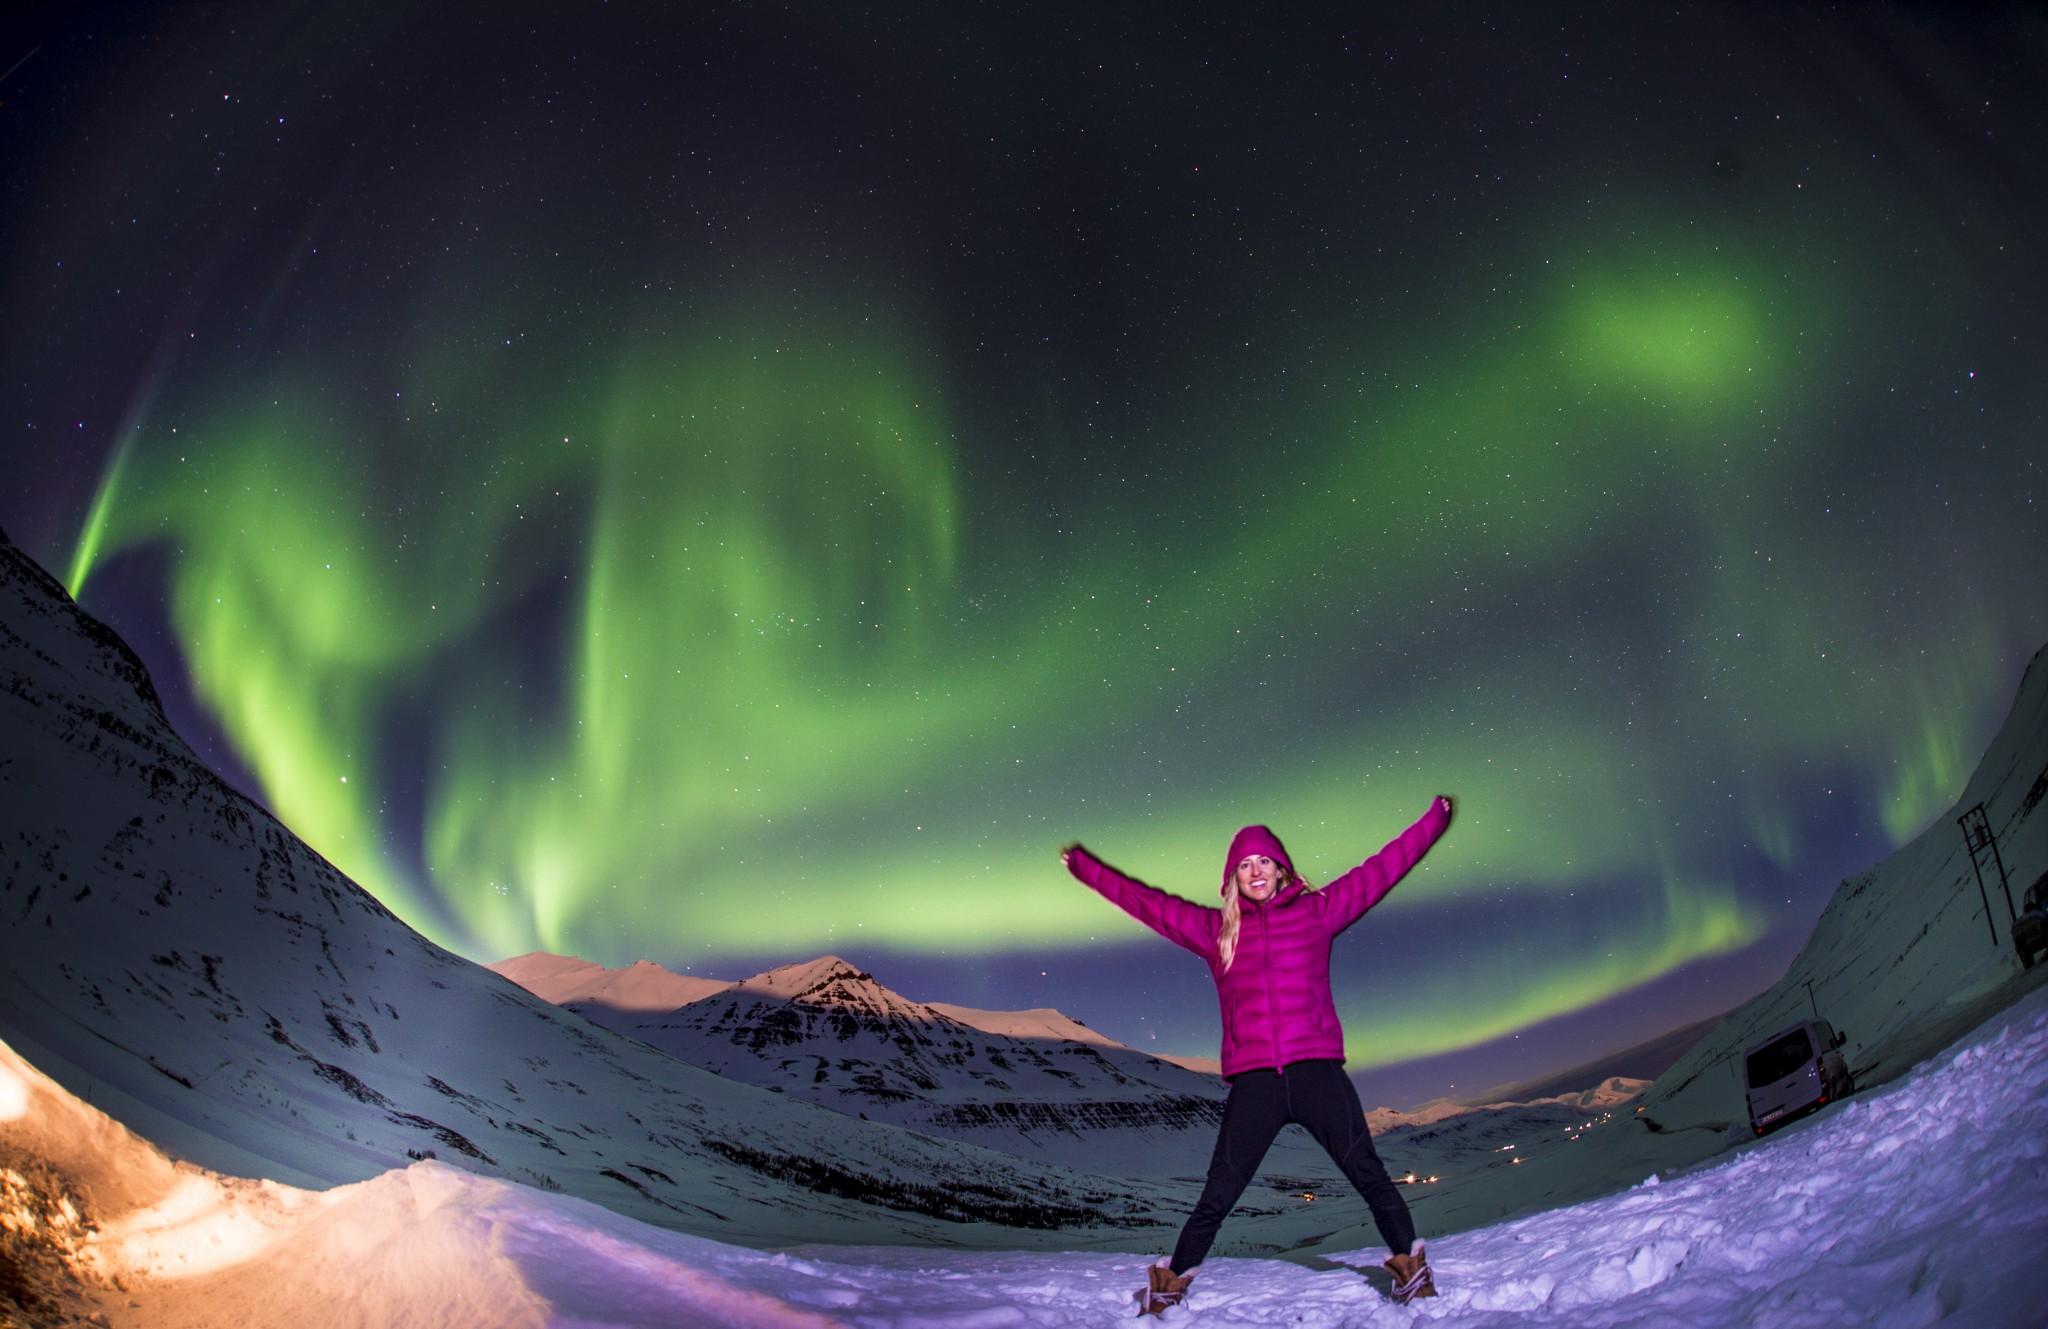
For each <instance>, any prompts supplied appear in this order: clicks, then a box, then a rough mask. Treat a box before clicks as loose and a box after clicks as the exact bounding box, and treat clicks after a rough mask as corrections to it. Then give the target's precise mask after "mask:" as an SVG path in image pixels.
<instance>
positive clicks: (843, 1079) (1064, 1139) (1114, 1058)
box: [490, 955, 1331, 1177]
mask: <svg viewBox="0 0 2048 1329" xmlns="http://www.w3.org/2000/svg"><path fill="white" fill-rule="evenodd" d="M551 958H552V957H551ZM571 963H576V964H580V963H581V962H571ZM490 967H491V968H493V969H495V970H496V971H497V972H499V973H502V974H505V975H506V976H507V977H509V978H514V980H515V981H519V975H520V974H521V973H533V974H548V975H551V974H554V973H557V972H559V973H563V974H575V975H576V976H577V979H578V980H581V981H582V982H584V983H588V982H589V981H590V979H591V978H592V977H594V976H585V975H584V974H583V971H581V970H575V969H570V968H568V967H567V966H560V965H557V966H551V965H549V964H547V963H546V962H545V961H544V960H542V959H540V958H538V957H535V956H521V957H518V958H517V959H515V960H508V961H504V962H502V963H500V964H497V965H493V966H490ZM648 971H652V973H654V974H666V973H667V971H666V970H663V969H661V968H660V967H659V966H656V965H650V964H648V963H646V962H645V961H643V962H641V963H638V964H635V965H632V966H630V967H629V968H628V969H625V970H600V971H599V972H600V973H604V974H619V975H627V974H642V975H646V974H647V973H648ZM617 981H620V980H610V979H607V980H604V985H605V986H610V985H611V984H613V983H615V982H617ZM643 981H644V982H645V983H646V984H647V986H649V987H650V988H651V987H654V986H656V985H658V984H661V983H664V982H667V983H670V984H672V985H676V984H692V985H694V984H702V983H704V982H706V981H707V980H702V979H688V978H684V977H683V976H680V975H673V974H670V975H668V979H667V980H661V979H655V978H652V977H646V978H644V979H643ZM530 990H532V991H534V992H535V994H536V995H542V996H545V995H547V994H548V993H549V992H550V991H567V990H569V989H568V988H567V987H566V986H564V985H563V984H562V983H561V982H560V981H559V980H556V981H554V982H548V981H546V980H542V982H541V985H540V986H536V987H532V988H530ZM575 990H576V991H578V992H581V991H582V990H583V988H582V987H577V988H576V989H575ZM674 990H685V989H683V988H680V987H676V988H674ZM563 1004H564V1005H568V1006H570V1008H571V1009H574V1010H576V1011H578V1012H579V1013H580V1014H583V1015H585V1016H586V1017H588V1018H590V1019H592V1020H594V1021H596V1022H597V1023H599V1024H603V1025H605V1026H606V1027H608V1028H611V1029H614V1030H617V1031H618V1032H620V1033H623V1034H626V1035H627V1036H629V1037H632V1038H636V1039H639V1040H640V1041H642V1042H644V1043H647V1044H649V1045H651V1046H653V1047H656V1048H659V1049H660V1050H662V1051H663V1052H666V1053H668V1054H669V1055H671V1056H673V1057H676V1058H678V1059H680V1060H682V1061H687V1062H689V1063H690V1064H691V1065H693V1066H701V1067H703V1068H704V1069H706V1070H709V1071H714V1072H716V1073H718V1074H719V1075H722V1076H725V1077H727V1078H728V1079H733V1080H739V1081H743V1082H745V1083H747V1084H752V1085H758V1086H760V1087H762V1088H764V1089H773V1090H775V1091H776V1092H779V1093H785V1094H789V1095H792V1096H794V1097H798V1098H804V1099H808V1100H809V1101H811V1102H813V1103H817V1104H819V1105H820V1106H823V1107H828V1108H831V1109H833V1110H834V1111H838V1112H843V1113H846V1114H847V1115H849V1116H854V1117H863V1118H866V1119H868V1120H871V1121H887V1122H892V1123H894V1124H896V1125H899V1126H907V1127H910V1128H912V1129H914V1130H918V1131H921V1132H924V1133H926V1134H929V1135H939V1136H945V1137H948V1138H951V1139H956V1140H963V1141H966V1142H968V1143H972V1144H979V1145H982V1146H984V1147H987V1148H990V1149H996V1150H1000V1151H1002V1152H1004V1153H1010V1154H1016V1155H1018V1156H1020V1157H1024V1158H1031V1159H1039V1160H1046V1161H1055V1162H1059V1163H1062V1164H1064V1165H1066V1166H1068V1167H1075V1168H1081V1169H1084V1170H1088V1171H1106V1172H1113V1173H1115V1174H1117V1175H1121V1176H1154V1177H1172V1176H1183V1177H1184V1176H1187V1175H1188V1174H1189V1173H1191V1172H1193V1171H1195V1170H1196V1169H1199V1168H1200V1166H1201V1164H1202V1160H1204V1159H1205V1158H1207V1156H1208V1152H1209V1149H1210V1147H1211V1146H1212V1145H1213V1144H1214V1142H1215V1136H1216V1127H1217V1125H1218V1123H1220V1122H1221V1121H1222V1119H1223V1094H1224V1086H1223V1083H1222V1081H1221V1080H1220V1079H1219V1078H1217V1077H1215V1076H1210V1075H1201V1074H1198V1073H1196V1072H1194V1071H1191V1070H1188V1069H1187V1068H1185V1067H1184V1066H1181V1065H1178V1064H1175V1063H1172V1062H1167V1061H1163V1060H1161V1059H1160V1058H1157V1057H1153V1056H1149V1055H1147V1054H1145V1053H1142V1052H1139V1051H1137V1050H1135V1049H1133V1048H1129V1047H1126V1046H1124V1045H1123V1044H1121V1043H1118V1042H1116V1041H1115V1040H1113V1039H1109V1038H1105V1037H1103V1036H1102V1035H1101V1034H1098V1033H1096V1032H1095V1031H1094V1030H1092V1029H1089V1028H1088V1027H1087V1026H1085V1025H1083V1024H1080V1023H1078V1022H1076V1021H1074V1020H1071V1019H1069V1018H1067V1017H1066V1016H1064V1015H1061V1014H1060V1013H1059V1012H1058V1011H977V1010H973V1009H971V1008H968V1007H963V1006H939V1005H933V1004H928V1003H924V1002H916V1001H911V1000H909V999H908V998H906V997H903V996H901V995H899V994H898V993H895V992H892V991H891V990H889V989H888V988H886V987H884V986H882V985H881V984H880V983H878V982H876V981H875V979H874V976H873V975H871V974H867V973H863V972H861V971H860V970H858V969H855V968H854V967H853V966H852V965H850V964H847V963H846V962H845V961H844V960H841V959H839V958H838V957H837V956H831V955H827V956H821V957H819V958H817V959H815V960H809V961H805V962H803V963H800V964H792V965H785V966H782V967H780V968H776V969H771V970H769V971H767V972H766V973H761V974H756V975H755V976H753V977H752V978H748V979H744V980H742V981H740V982H737V983H731V984H724V985H715V990H713V991H711V992H709V993H707V994H705V995H702V996H699V997H696V998H695V999H694V1000H690V1001H688V1002H686V1003H684V1004H682V1005H680V1006H678V1007H677V1008H676V1009H674V1010H671V1011H667V1012H664V1013H662V1014H660V1015H653V1016H650V1015H647V1014H645V1013H644V1012H636V1011H632V1010H630V1009H622V1008H620V1007H618V1006H614V1005H613V1004H611V1003H610V1002H607V1001H592V1000H590V999H588V998H578V999H574V1000H565V1001H563ZM1304 1144H1307V1142H1306V1141H1305V1139H1304V1140H1296V1139H1294V1138H1292V1137H1291V1136H1290V1137H1289V1138H1288V1140H1287V1141H1286V1142H1285V1144H1284V1145H1283V1148H1282V1151H1281V1154H1280V1156H1279V1157H1278V1158H1277V1159H1276V1160H1275V1162H1276V1167H1275V1169H1273V1170H1278V1171H1281V1172H1301V1171H1304V1170H1307V1171H1313V1172H1329V1171H1330V1170H1331V1169H1330V1167H1329V1164H1328V1161H1327V1159H1324V1158H1323V1157H1322V1155H1321V1154H1319V1153H1317V1152H1316V1151H1315V1149H1314V1146H1313V1145H1312V1144H1308V1145H1307V1147H1306V1148H1303V1145H1304Z"/></svg>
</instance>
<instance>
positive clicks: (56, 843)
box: [0, 537, 1187, 1248]
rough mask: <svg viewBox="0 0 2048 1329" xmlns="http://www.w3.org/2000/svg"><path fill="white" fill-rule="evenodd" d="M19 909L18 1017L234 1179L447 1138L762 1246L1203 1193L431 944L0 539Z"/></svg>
mask: <svg viewBox="0 0 2048 1329" xmlns="http://www.w3.org/2000/svg"><path fill="white" fill-rule="evenodd" d="M0 916H4V918H5V921H6V926H5V927H4V928H0V971H4V972H0V1036H4V1038H5V1039H6V1040H7V1042H9V1043H10V1044H11V1045H12V1046H13V1047H14V1048H16V1049H17V1050H18V1051H20V1052H21V1053H22V1054H23V1055H24V1056H27V1057H28V1058H30V1059H31V1060H32V1061H33V1062H35V1064H37V1065H38V1066H40V1067H42V1068H43V1069H44V1070H45V1071H46V1072H47V1073H49V1074H50V1075H51V1076H53V1077H54V1078H55V1079H56V1080H57V1081H59V1082H60V1083H62V1084H64V1085H65V1086H66V1087H67V1088H70V1089H72V1090H73V1091H75V1092H77V1093H78V1094H80V1095H81V1096H84V1097H86V1098H88V1099H89V1100H90V1101H91V1102H92V1103H94V1104H95V1105H97V1106H99V1107H101V1108H104V1109H106V1110H108V1111H110V1112H112V1113H113V1114H114V1115H115V1116H116V1117H118V1118H119V1119H120V1120H122V1121H123V1122H125V1123H127V1124H128V1125H129V1126H130V1127H132V1128H134V1129H135V1130H137V1131H139V1132H140V1133H141V1134H142V1135H144V1136H145V1137H147V1138H149V1139H150V1140H152V1141H154V1142H155V1143H156V1144H158V1145H159V1146H161V1147H163V1148H164V1149H166V1150H168V1151H169V1152H171V1153H173V1154H174V1155H177V1156H180V1157H183V1158H186V1159H190V1160H193V1161H195V1162H198V1163H201V1164H203V1165H205V1166H208V1167H211V1168H215V1169H218V1170H221V1171H224V1172H230V1173H236V1174H239V1175H243V1176H251V1177H264V1178H270V1179H273V1180H277V1181H283V1182H290V1183H292V1184H295V1185H331V1184H334V1183H339V1182H354V1181H361V1180H364V1179H366V1178H370V1177H375V1176H377V1175H379V1174H381V1173H383V1172H385V1171H386V1170H387V1169H389V1168H391V1167H393V1166H402V1165H403V1164H404V1163H405V1162H406V1161H407V1160H408V1159H409V1158H413V1159H417V1158H422V1157H437V1158H439V1159H441V1160H444V1161H445V1162H447V1163H449V1164H451V1165H452V1166H455V1167H457V1168H461V1169H464V1170H469V1171H474V1172H477V1173H480V1174H484V1175H494V1176H498V1177H504V1178H508V1179H515V1180H518V1181H520V1182H522V1183H525V1184H528V1185H534V1186H538V1187H541V1188H543V1189H548V1190H559V1191H562V1192H566V1193H568V1194H571V1195H576V1196H580V1197H583V1198H586V1199H590V1200H592V1201H595V1202H597V1203H599V1204H603V1205H605V1206H607V1207H609V1208H612V1209H615V1210H617V1211H619V1212H621V1213H625V1214H630V1215H633V1216H634V1217H636V1218H640V1219H643V1220H646V1221H649V1222H653V1223H657V1224H660V1225H663V1226H667V1227H672V1228H678V1229H682V1230H686V1231H697V1232H716V1233H717V1234H718V1235H719V1236H720V1237H721V1238H722V1239H724V1240H732V1241H741V1242H754V1243H760V1244H786V1243H788V1242H791V1241H801V1240H854V1239H858V1240H862V1241H869V1242H873V1241H878V1240H880V1241H914V1242H921V1243H935V1244H968V1245H1004V1246H1018V1245H1031V1244H1042V1243H1045V1242H1048V1241H1053V1240H1056V1241H1057V1242H1058V1244H1060V1245H1062V1246H1064V1247H1069V1248H1071V1247H1074V1246H1077V1245H1078V1246H1086V1245H1089V1244H1092V1243H1099V1242H1108V1243H1110V1244H1111V1245H1136V1246H1137V1247H1139V1248H1150V1247H1151V1246H1156V1245H1157V1244H1158V1243H1159V1242H1160V1241H1162V1240H1163V1239H1164V1238H1165V1235H1167V1234H1170V1232H1171V1230H1172V1227H1173V1226H1174V1225H1175V1224H1177V1222H1178V1218H1179V1214H1180V1212H1181V1210H1182V1209H1183V1208H1184V1206H1185V1205H1186V1203H1187V1199H1186V1197H1185V1196H1184V1195H1183V1194H1182V1193H1181V1192H1182V1191H1183V1190H1184V1189H1185V1188H1184V1187H1167V1188H1165V1189H1164V1190H1161V1189H1160V1188H1158V1187H1153V1186H1150V1185H1148V1184H1146V1183H1144V1182H1143V1181H1140V1180H1133V1179H1131V1178H1129V1177H1116V1178H1105V1177H1097V1176H1089V1175H1086V1174H1083V1173H1078V1172H1075V1171H1072V1170H1071V1169H1064V1168H1060V1167H1057V1166H1052V1165H1046V1164H1039V1165H1031V1166H1026V1165H1022V1164H1020V1163H1019V1162H1018V1161H1017V1160H1015V1159H1014V1158H1011V1157H1007V1156H1004V1155H1002V1154H997V1153H993V1152H990V1151H987V1150H983V1149H977V1148H974V1147H972V1146H970V1145H966V1144H961V1143H958V1142H955V1141H949V1140H940V1139H935V1138H932V1137H930V1136H926V1135H920V1134H917V1133H914V1132H911V1131H907V1130H903V1129H901V1128H899V1127H895V1126H891V1125H886V1124H883V1123H881V1122H864V1121H861V1120H859V1119H858V1118H857V1117H848V1116H845V1115H842V1114H839V1113H833V1112H827V1111H825V1110H824V1109H821V1108H819V1107H816V1106H815V1105H813V1104H811V1103H808V1102H805V1101H802V1100H801V1099H800V1098H797V1097H795V1096H792V1095H787V1094H775V1093H769V1092H765V1091H763V1090H762V1089H760V1088H756V1087H753V1086H751V1085H748V1084H744V1083H740V1082H738V1081H736V1080H733V1079H728V1078H723V1077H720V1076H717V1075H713V1074H710V1073H708V1072H706V1071H702V1070H699V1069H697V1068H696V1067H693V1066H689V1065H686V1064H684V1063H682V1062H679V1061H676V1060H674V1059H673V1058H670V1057H668V1056H665V1055H663V1054H662V1053H659V1052H657V1051H655V1050H653V1049H652V1048H649V1047H647V1046H646V1045H644V1044H642V1043H638V1042H634V1041H631V1040H629V1039H625V1038H621V1037H619V1036H618V1035H616V1034H613V1033H610V1032H609V1031H606V1030H604V1029H601V1028H597V1027H595V1026H593V1025H591V1024H589V1023H588V1022H586V1021H584V1020H582V1019H579V1018H577V1017H576V1016H574V1015H572V1014H569V1013H567V1012H564V1011H561V1010H558V1009H557V1008H555V1007H554V1006H551V1005H549V1004H547V1003H546V1002H543V1001H540V1000H539V999H537V998H535V997H533V996H531V995H529V994H528V993H526V992H525V991H523V990H521V989H520V988H518V987H516V986H515V985H513V984H511V983H508V982H506V981H505V980H503V979H501V978H499V977H498V976H497V975H495V974H492V973H490V972H488V971H486V970H484V969H482V968H480V967H478V966H476V965H472V964H470V963H468V962H467V961H465V960H462V959H460V958H459V957H457V956H454V955H451V954H449V953H448V952H446V951H444V950H442V949H440V948H439V947H436V946H434V945H432V944H431V943H429V942H427V941H426V940H425V939H424V938H422V937H420V936H419V935H418V934H417V933H415V932H413V931H412V930H411V929H410V928H408V927H406V926H405V925H404V924H403V923H402V922H400V921H399V920H398V919H397V918H395V917H394V916H393V915H392V914H391V913H390V911H389V910H387V909H385V908H384V907H383V906H382V905H381V904H379V903H378V902H377V901H376V900H375V899H374V898H372V897H371V896H370V895H369V894H368V893H366V892H365V891H363V890H362V889H360V888H359V887H357V886H356V885H355V884H354V883H352V882H350V881H349V880H347V879H346V878H345V877H343V876H342V875H341V874H340V873H339V872H337V871H336V870H335V869H334V868H333V867H332V865H330V864H329V863H327V862H326V861H325V860H323V859H322V858H320V857H319V856H318V855H317V854H315V853H313V852H312V851H311V850H310V849H308V848H307V847H306V846H305V845H304V844H303V843H301V842H300V841H299V840H298V839H297V838H296V837H294V836H293V835H292V834H291V833H290V832H289V831H288V830H286V829H285V828H284V827H283V826H281V825H280V824H278V823H277V822H276V821H275V820H274V819H273V818H271V817H270V816H269V814H268V813H266V812H265V811H264V810H263V809H262V808H261V807H259V806H257V805H256V804H254V803H252V802H251V801H249V800H248V799H247V798H244V797H243V796H242V795H240V794H238V793H236V792H235V791H233V790H232V789H230V788H229V787H228V786H227V785H225V784H224V783H223V782H222V781H221V780H220V779H218V778H217V777H216V776H215V775H214V774H213V773H212V772H211V771H209V770H208V769H207V768H206V767H205V766H204V765H203V764H202V763H201V762H200V761H199V760H198V759H197V758H196V757H195V756H194V754H193V753H192V752H191V750H190V749H189V748H188V747H187V746H186V745H185V744H184V743H183V742H182V741H181V740H180V739H179V738H178V737H177V735H176V734H174V733H173V732H172V731H171V730H170V728H169V726H168V725H167V723H166V722H165V720H164V716H163V712H162V708H161V706H160V705H159V703H158V701H157V698H156V695H155V692H154V690H153V689H152V687H151V685H150V683H149V679H148V676H147V674H146V672H145V671H144V669H143V667H142V665H141V664H140V662H139V661H138V660H137V659H136V658H135V656H134V655H133V653H132V652H130V651H129V650H128V648H127V647H126V646H125V645H123V644H122V643H121V642H120V640H119V639H118V638H117V637H116V636H115V635H114V634H113V633H112V632H110V631H109V630H108V629H107V628H105V627H104V626H103V625H101V624H99V623H97V622H95V621H94V620H92V619H91V618H90V617H88V616H87V615H85V614H84V613H82V612H81V611H80V610H79V609H78V607H77V606H76V605H74V604H73V603H72V601H71V600H70V598H69V597H68V596H67V595H66V594H65V593H64V591H63V589H62V587H61V586H59V585H58V584H57V582H56V581H55V580H54V579H52V578H51V577H49V576H48V575H47V574H46V573H44V572H43V570H42V569H40V568H38V567H37V566H36V565H35V564H34V563H33V562H31V561H30V560H29V559H28V558H26V557H25V556H24V555H23V554H21V553H20V551H19V550H17V549H16V548H15V547H14V546H13V545H12V544H11V543H7V542H6V541H5V539H4V537H0ZM1055 1229H1056V1230H1057V1231H1056V1232H1055Z"/></svg>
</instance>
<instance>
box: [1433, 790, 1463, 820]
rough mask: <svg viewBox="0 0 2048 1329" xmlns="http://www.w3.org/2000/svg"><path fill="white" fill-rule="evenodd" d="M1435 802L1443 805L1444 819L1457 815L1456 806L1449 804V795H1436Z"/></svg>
mask: <svg viewBox="0 0 2048 1329" xmlns="http://www.w3.org/2000/svg"><path fill="white" fill-rule="evenodd" d="M1436 801H1437V802H1439V803H1441V804H1443V805H1444V816H1445V818H1447V819H1448V818H1450V817H1453V816H1455V815H1456V814H1457V811H1458V809H1457V807H1456V805H1455V804H1453V803H1452V802H1451V796H1450V795H1449V794H1438V795H1437V796H1436Z"/></svg>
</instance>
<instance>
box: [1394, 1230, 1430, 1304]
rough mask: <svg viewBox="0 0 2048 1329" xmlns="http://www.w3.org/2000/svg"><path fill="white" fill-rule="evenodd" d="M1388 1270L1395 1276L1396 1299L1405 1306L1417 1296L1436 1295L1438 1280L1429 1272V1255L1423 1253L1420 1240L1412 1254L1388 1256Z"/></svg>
mask: <svg viewBox="0 0 2048 1329" xmlns="http://www.w3.org/2000/svg"><path fill="white" fill-rule="evenodd" d="M1387 1272H1388V1273H1390V1274H1392V1275H1393V1276H1394V1300H1395V1302H1397V1303H1398V1304H1400V1305H1403V1306H1405V1305H1407V1304H1408V1303H1409V1302H1411V1301H1414V1300H1415V1299H1416V1298H1417V1297H1433V1296H1435V1295H1436V1282H1435V1280H1434V1279H1432V1278H1431V1277H1430V1274H1429V1257H1428V1256H1427V1255H1426V1254H1424V1253H1423V1249H1422V1243H1421V1242H1420V1241H1418V1242H1416V1243H1415V1249H1414V1250H1413V1251H1412V1252H1411V1253H1410V1254H1407V1255H1390V1256H1388V1257H1387Z"/></svg>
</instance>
